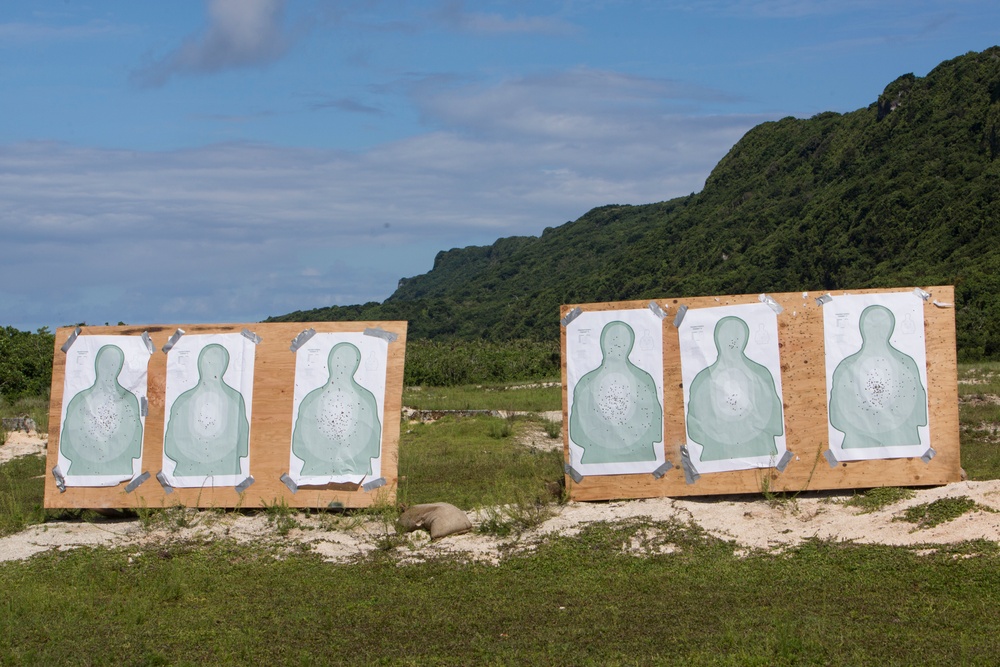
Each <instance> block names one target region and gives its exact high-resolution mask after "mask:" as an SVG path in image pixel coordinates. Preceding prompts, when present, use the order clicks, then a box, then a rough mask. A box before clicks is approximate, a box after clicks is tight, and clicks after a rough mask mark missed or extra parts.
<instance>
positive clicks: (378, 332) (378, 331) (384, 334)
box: [364, 327, 399, 343]
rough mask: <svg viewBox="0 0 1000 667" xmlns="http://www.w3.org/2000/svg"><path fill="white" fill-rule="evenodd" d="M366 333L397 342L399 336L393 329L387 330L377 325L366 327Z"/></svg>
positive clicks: (388, 341)
mask: <svg viewBox="0 0 1000 667" xmlns="http://www.w3.org/2000/svg"><path fill="white" fill-rule="evenodd" d="M364 335H365V336H374V337H375V338H381V339H382V340H384V341H385V342H387V343H395V342H396V339H397V338H399V336H398V335H397V334H394V333H393V332H391V331H386V330H385V329H383V328H381V327H375V328H371V327H368V328H366V329H365V332H364Z"/></svg>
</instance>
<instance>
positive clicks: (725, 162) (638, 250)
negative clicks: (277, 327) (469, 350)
mask: <svg viewBox="0 0 1000 667" xmlns="http://www.w3.org/2000/svg"><path fill="white" fill-rule="evenodd" d="M998 156H1000V47H993V48H991V49H988V50H986V51H984V52H982V53H969V54H967V55H964V56H961V57H959V58H955V59H953V60H949V61H946V62H944V63H942V64H941V65H939V66H938V67H936V68H935V69H934V70H933V71H931V72H930V73H928V75H927V76H926V77H915V76H913V75H912V74H906V75H904V76H901V77H899V78H898V79H897V80H895V81H893V82H892V83H890V84H889V85H888V86H887V87H886V88H885V91H884V93H883V94H882V95H881V96H880V97H879V98H878V100H876V101H875V102H873V103H872V104H871V105H869V106H868V107H866V108H864V109H859V110H857V111H854V112H851V113H846V114H837V113H832V112H830V113H822V114H818V115H816V116H814V117H813V118H809V119H796V118H785V119H783V120H780V121H776V122H769V123H764V124H762V125H759V126H757V127H755V128H754V129H752V130H751V131H750V132H748V133H747V134H746V135H745V136H744V137H743V139H742V140H740V142H739V143H737V144H736V145H735V146H734V147H733V148H732V150H731V151H730V152H729V154H728V155H726V157H725V158H723V159H722V160H721V161H720V162H719V164H718V165H717V166H716V168H715V169H714V170H713V171H712V174H711V175H710V176H709V178H708V179H707V181H706V184H705V188H704V189H703V190H702V192H700V193H698V194H691V195H690V196H687V197H681V198H678V199H673V200H670V201H666V202H661V203H655V204H647V205H642V206H619V205H610V206H603V207H600V208H597V209H594V210H592V211H590V212H589V213H587V214H586V215H584V216H583V217H582V218H580V219H579V220H577V221H575V222H568V223H566V224H564V225H562V226H560V227H555V228H547V229H545V231H544V232H543V233H542V235H541V236H540V237H511V238H502V239H499V240H497V241H496V243H494V244H493V245H491V246H484V247H470V248H462V249H453V250H449V251H443V252H441V253H439V254H438V256H437V258H436V259H435V262H434V267H433V269H432V270H431V271H430V272H428V273H426V274H424V275H420V276H417V277H414V278H409V279H404V280H401V281H400V285H399V288H398V289H397V290H396V292H395V293H394V294H393V295H392V296H391V297H389V299H387V300H386V301H385V302H383V303H374V302H373V303H368V304H364V305H356V306H331V307H328V308H317V309H315V310H309V311H298V312H294V313H289V314H288V315H284V316H281V317H275V318H272V320H274V321H324V320H348V319H389V320H392V319H405V320H409V322H410V338H411V339H432V340H436V341H441V340H489V341H505V340H514V339H531V340H536V341H554V340H557V339H558V330H559V323H558V321H559V314H558V313H559V306H560V304H564V303H586V302H595V301H617V300H628V299H646V298H667V297H684V296H699V295H712V294H742V293H757V292H784V291H798V290H835V289H861V288H866V287H912V286H918V285H920V286H926V285H935V284H954V285H955V286H956V302H957V303H956V306H957V312H956V317H957V326H958V347H959V355H960V358H961V359H963V360H978V359H1000V298H998V296H997V295H998V294H1000V271H998V269H1000V160H998V159H997V158H998Z"/></svg>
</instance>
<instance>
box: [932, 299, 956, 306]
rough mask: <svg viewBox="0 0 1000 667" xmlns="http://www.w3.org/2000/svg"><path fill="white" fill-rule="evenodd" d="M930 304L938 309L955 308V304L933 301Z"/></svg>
mask: <svg viewBox="0 0 1000 667" xmlns="http://www.w3.org/2000/svg"><path fill="white" fill-rule="evenodd" d="M931 303H933V304H934V305H935V306H937V307H938V308H954V307H955V304H953V303H945V302H944V301H937V300H934V301H932V302H931Z"/></svg>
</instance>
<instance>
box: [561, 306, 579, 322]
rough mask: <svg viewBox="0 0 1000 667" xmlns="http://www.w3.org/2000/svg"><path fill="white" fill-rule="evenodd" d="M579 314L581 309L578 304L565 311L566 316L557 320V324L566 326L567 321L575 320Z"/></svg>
mask: <svg viewBox="0 0 1000 667" xmlns="http://www.w3.org/2000/svg"><path fill="white" fill-rule="evenodd" d="M581 314H583V310H582V309H581V308H580V306H577V307H576V308H574V309H573V310H571V311H569V312H568V313H566V317H564V318H562V319H561V320H559V324H561V325H563V326H564V327H568V326H569V323H570V322H572V321H573V320H575V319H576V318H578V317H580V315H581Z"/></svg>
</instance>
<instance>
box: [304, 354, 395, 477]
mask: <svg viewBox="0 0 1000 667" xmlns="http://www.w3.org/2000/svg"><path fill="white" fill-rule="evenodd" d="M360 364H361V352H360V351H359V350H358V348H357V347H355V346H354V345H352V344H350V343H337V344H336V345H334V346H333V348H332V349H331V350H330V356H329V358H328V359H327V368H328V370H329V373H330V376H329V379H328V380H327V382H326V384H325V385H323V386H322V387H317V388H316V389H313V390H312V391H311V392H309V393H308V394H306V397H305V398H303V399H302V402H301V403H300V404H299V413H298V416H297V418H296V420H295V431H294V433H292V452H293V453H294V454H295V456H297V457H299V458H300V459H302V461H303V464H302V472H301V474H302V475H303V476H307V475H309V476H313V475H370V474H372V459H375V458H378V456H379V452H380V451H381V446H382V445H381V443H382V423H381V421H380V420H379V415H378V405H377V403H376V402H375V396H374V394H372V393H371V392H370V391H368V390H367V389H366V388H364V387H362V386H361V385H360V384H358V383H357V382H356V381H355V380H354V374H355V373H356V372H357V370H358V366H359V365H360Z"/></svg>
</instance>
